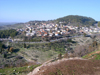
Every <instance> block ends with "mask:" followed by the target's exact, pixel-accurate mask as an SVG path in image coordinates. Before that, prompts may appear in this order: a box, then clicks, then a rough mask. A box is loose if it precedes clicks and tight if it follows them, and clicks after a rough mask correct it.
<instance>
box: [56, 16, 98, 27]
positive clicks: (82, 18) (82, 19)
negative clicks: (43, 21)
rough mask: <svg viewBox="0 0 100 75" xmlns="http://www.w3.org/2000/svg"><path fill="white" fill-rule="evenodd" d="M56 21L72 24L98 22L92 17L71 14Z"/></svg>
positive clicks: (92, 23)
mask: <svg viewBox="0 0 100 75" xmlns="http://www.w3.org/2000/svg"><path fill="white" fill-rule="evenodd" d="M56 22H62V23H63V24H69V23H70V24H72V25H94V24H95V23H97V21H95V20H94V19H93V18H91V17H85V16H79V15H69V16H65V17H62V18H58V19H56Z"/></svg>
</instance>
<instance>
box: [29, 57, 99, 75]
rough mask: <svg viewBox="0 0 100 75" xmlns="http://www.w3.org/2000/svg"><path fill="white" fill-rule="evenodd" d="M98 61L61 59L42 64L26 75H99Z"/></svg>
mask: <svg viewBox="0 0 100 75" xmlns="http://www.w3.org/2000/svg"><path fill="white" fill-rule="evenodd" d="M99 62H100V60H88V59H82V58H69V59H66V58H63V59H61V60H57V61H55V62H51V63H44V64H43V65H41V66H39V67H37V68H36V69H35V70H34V71H33V72H30V73H29V74H28V75H99V74H100V63H99Z"/></svg>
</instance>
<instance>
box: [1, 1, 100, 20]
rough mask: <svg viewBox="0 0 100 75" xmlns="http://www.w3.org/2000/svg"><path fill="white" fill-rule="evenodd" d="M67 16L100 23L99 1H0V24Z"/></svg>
mask: <svg viewBox="0 0 100 75" xmlns="http://www.w3.org/2000/svg"><path fill="white" fill-rule="evenodd" d="M67 15H81V16H87V17H92V18H94V19H95V20H97V21H100V0H0V22H28V21H30V20H53V19H57V18H59V17H64V16H67Z"/></svg>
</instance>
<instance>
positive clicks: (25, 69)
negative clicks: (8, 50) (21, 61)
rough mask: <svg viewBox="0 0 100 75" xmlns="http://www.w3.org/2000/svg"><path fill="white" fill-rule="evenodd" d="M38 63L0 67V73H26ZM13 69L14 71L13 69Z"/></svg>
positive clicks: (15, 74) (18, 74)
mask: <svg viewBox="0 0 100 75" xmlns="http://www.w3.org/2000/svg"><path fill="white" fill-rule="evenodd" d="M37 66H39V65H32V66H30V67H28V66H25V67H15V68H5V69H0V75H27V74H28V73H29V72H30V71H32V70H33V69H34V68H36V67H37ZM14 70H15V71H14Z"/></svg>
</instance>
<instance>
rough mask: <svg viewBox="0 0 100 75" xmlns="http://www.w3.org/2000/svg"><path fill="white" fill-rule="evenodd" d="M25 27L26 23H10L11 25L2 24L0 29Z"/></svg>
mask: <svg viewBox="0 0 100 75" xmlns="http://www.w3.org/2000/svg"><path fill="white" fill-rule="evenodd" d="M23 27H25V25H24V23H16V24H9V25H1V26H0V30H6V29H15V28H23Z"/></svg>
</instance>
